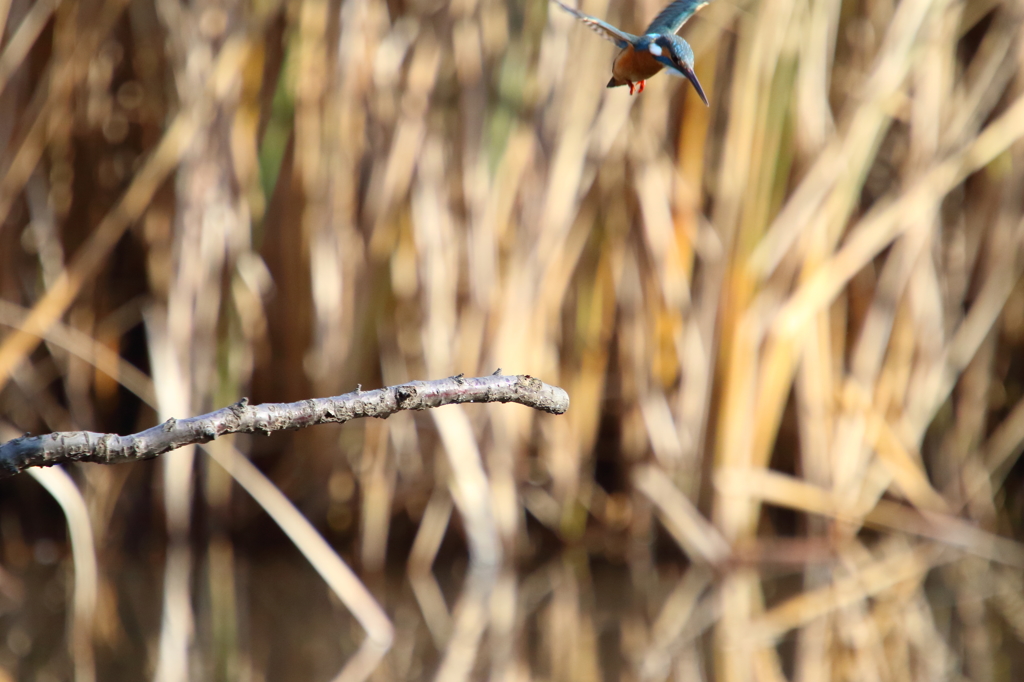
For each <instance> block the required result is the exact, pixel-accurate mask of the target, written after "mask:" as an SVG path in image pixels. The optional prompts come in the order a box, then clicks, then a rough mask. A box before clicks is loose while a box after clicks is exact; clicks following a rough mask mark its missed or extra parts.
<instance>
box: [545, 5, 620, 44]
mask: <svg viewBox="0 0 1024 682" xmlns="http://www.w3.org/2000/svg"><path fill="white" fill-rule="evenodd" d="M551 2H553V3H555V4H556V5H558V6H559V7H561V8H562V9H564V10H565V11H566V12H568V13H569V14H572V15H574V16H575V17H576V18H577V19H579V20H580V21H582V22H583V23H584V24H586V25H587V26H589V27H590V28H591V29H593V30H594V31H595V32H596V33H598V34H600V35H601V36H602V37H604V38H607V39H608V40H610V41H612V42H613V43H615V44H616V45H618V46H619V47H620V48H623V49H624V48H625V47H626V46H627V45H630V44H631V43H634V42H636V40H637V37H636V36H635V35H633V34H631V33H626V32H625V31H620V30H619V29H617V28H615V27H614V26H612V25H611V24H609V23H607V22H604V21H601V20H600V19H598V18H597V17H592V16H590V15H589V14H584V13H583V12H580V11H579V10H576V9H573V8H572V7H569V6H568V5H563V4H562V3H561V2H559V1H558V0H551Z"/></svg>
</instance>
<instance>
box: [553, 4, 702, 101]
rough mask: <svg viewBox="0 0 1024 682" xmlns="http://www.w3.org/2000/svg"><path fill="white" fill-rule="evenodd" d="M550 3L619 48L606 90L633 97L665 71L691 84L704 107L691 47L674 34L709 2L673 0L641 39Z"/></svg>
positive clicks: (570, 8) (588, 16) (568, 8)
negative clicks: (623, 88) (625, 92)
mask: <svg viewBox="0 0 1024 682" xmlns="http://www.w3.org/2000/svg"><path fill="white" fill-rule="evenodd" d="M551 1H552V2H554V3H555V4H557V5H558V6H559V7H561V8H562V9H564V10H565V11H566V12H569V13H570V14H574V15H575V16H576V17H578V18H579V19H580V20H581V21H582V22H583V23H584V24H586V25H587V26H589V27H590V28H592V29H593V30H594V31H596V32H597V33H599V34H601V35H602V36H604V37H605V38H607V39H608V40H610V41H612V42H613V43H615V44H616V45H618V47H619V49H620V50H621V52H619V54H618V56H617V57H615V62H614V63H612V79H611V80H610V81H608V87H609V88H616V87H618V86H620V85H628V86H629V94H631V95H632V94H633V92H634V91H636V92H637V93H641V92H643V91H644V85H645V84H646V82H647V79H648V78H650V77H651V76H653V75H654V74H656V73H658V72H659V71H661V70H662V69H666V70H667V71H668V72H669V73H670V74H672V75H674V76H680V77H682V78H685V79H687V80H688V81H690V82H691V83H692V84H693V87H694V89H695V90H696V91H697V94H698V95H700V98H701V99H702V100H703V101H704V104H705V105H707V103H708V98H707V96H705V95H704V88H702V87H701V86H700V81H698V80H697V74H695V73H694V72H693V48H691V47H690V44H689V43H687V42H686V41H685V40H683V39H682V38H680V37H679V36H677V35H676V31H678V30H679V29H680V28H681V27H682V25H683V24H685V23H686V20H687V19H689V18H690V17H692V16H693V15H694V13H695V12H696V11H697V10H699V9H700V8H701V7H703V6H704V5H706V4H708V0H675V2H673V3H672V4H670V5H669V6H668V7H666V8H665V9H663V10H661V14H659V15H658V16H656V17H654V21H652V22H651V25H650V26H648V27H647V30H645V31H644V35H642V36H635V35H633V34H632V33H626V32H625V31H622V30H620V29H617V28H615V27H614V26H612V25H611V24H609V23H607V22H604V21H601V20H600V19H598V18H596V17H592V16H590V15H589V14H584V13H583V12H580V11H579V10H576V9H573V8H572V7H569V6H567V5H564V4H562V3H561V2H560V1H559V0H551Z"/></svg>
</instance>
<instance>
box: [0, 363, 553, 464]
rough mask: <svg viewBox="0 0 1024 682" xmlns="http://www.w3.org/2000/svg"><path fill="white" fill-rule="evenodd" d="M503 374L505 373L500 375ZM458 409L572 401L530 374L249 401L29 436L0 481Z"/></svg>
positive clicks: (12, 446) (2, 450) (9, 446)
mask: <svg viewBox="0 0 1024 682" xmlns="http://www.w3.org/2000/svg"><path fill="white" fill-rule="evenodd" d="M499 372H500V370H499ZM460 403H519V404H520V405H526V406H527V407H532V408H534V409H536V410H541V411H543V412H548V413H551V414H562V413H563V412H565V411H566V410H567V409H569V396H568V394H566V392H565V391H564V390H562V389H561V388H558V387H557V386H550V385H548V384H545V383H544V382H543V381H541V380H540V379H535V378H534V377H531V376H527V375H520V376H502V375H501V374H498V373H495V374H494V375H492V376H488V377H477V378H473V379H467V378H465V377H463V376H462V375H461V374H460V375H458V376H454V377H449V378H447V379H438V380H436V381H411V382H409V383H407V384H401V385H400V386H390V387H388V388H380V389H377V390H374V391H362V390H356V391H354V392H352V393H346V394H344V395H339V396H334V397H331V398H314V399H310V400H303V401H300V402H297V403H263V404H261V405H249V402H248V399H246V398H243V399H242V400H240V401H239V402H237V403H235V404H234V405H231V406H230V407H225V408H222V409H219V410H217V411H216V412H211V413H209V414H204V415H200V416H198V417H191V418H189V419H168V420H167V421H166V422H164V423H163V424H159V425H157V426H154V427H152V428H150V429H146V430H145V431H141V432H139V433H135V434H132V435H130V436H118V435H116V434H112V433H92V432H89V431H68V432H63V433H50V434H47V435H45V436H24V437H22V438H15V439H14V440H11V441H8V442H6V443H4V444H2V445H0V479H2V478H8V477H10V476H14V475H16V474H19V473H21V472H22V471H24V470H25V469H27V468H29V467H38V466H53V465H55V464H67V463H68V462H98V463H101V464H117V463H120V462H131V461H134V460H138V459H149V458H151V457H156V456H158V455H162V454H163V453H165V452H169V451H171V450H174V449H176V448H180V447H183V446H185V445H192V444H197V443H207V442H209V441H211V440H213V439H215V438H217V437H218V436H223V435H225V434H229V433H263V434H266V435H270V434H271V433H273V432H274V431H285V430H295V429H302V428H306V427H308V426H315V425H317V424H330V423H334V424H342V423H344V422H347V421H350V420H352V419H358V418H360V417H377V418H378V419H386V418H388V417H390V416H391V415H393V414H395V413H396V412H402V411H404V410H427V409H430V408H433V407H442V406H444V405H457V404H460Z"/></svg>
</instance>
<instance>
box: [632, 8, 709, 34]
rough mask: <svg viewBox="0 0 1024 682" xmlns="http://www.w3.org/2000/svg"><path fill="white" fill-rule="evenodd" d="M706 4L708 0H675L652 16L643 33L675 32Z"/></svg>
mask: <svg viewBox="0 0 1024 682" xmlns="http://www.w3.org/2000/svg"><path fill="white" fill-rule="evenodd" d="M706 4H708V0H675V2H673V3H672V4H670V5H669V6H668V7H666V8H665V9H663V10H661V14H659V15H658V16H656V17H654V21H652V22H651V25H650V26H648V27H647V30H646V31H644V33H675V32H676V31H678V30H679V29H680V28H682V26H683V24H685V23H686V20H687V19H689V18H690V17H692V16H693V15H694V14H695V13H696V12H697V10H699V9H700V8H701V7H703V6H704V5H706Z"/></svg>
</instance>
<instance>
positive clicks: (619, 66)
mask: <svg viewBox="0 0 1024 682" xmlns="http://www.w3.org/2000/svg"><path fill="white" fill-rule="evenodd" d="M663 68H665V67H664V65H663V64H662V63H661V62H659V61H658V60H657V59H655V58H654V55H652V54H651V53H650V52H648V51H647V50H641V51H639V52H638V51H636V50H635V49H633V46H632V45H630V46H629V47H627V48H626V49H625V50H623V51H622V52H620V53H619V56H618V57H616V58H615V63H614V64H612V75H613V76H615V78H616V79H617V80H620V81H629V82H631V83H638V82H640V81H642V80H646V79H648V78H650V77H651V76H653V75H654V74H656V73H658V72H659V71H661V70H662V69H663Z"/></svg>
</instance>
